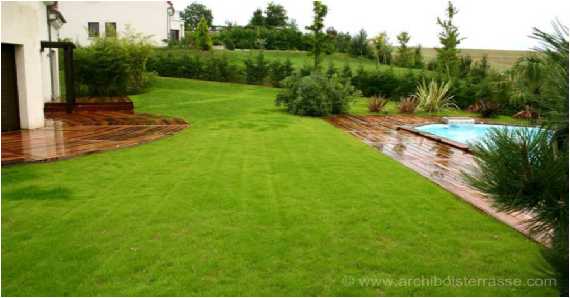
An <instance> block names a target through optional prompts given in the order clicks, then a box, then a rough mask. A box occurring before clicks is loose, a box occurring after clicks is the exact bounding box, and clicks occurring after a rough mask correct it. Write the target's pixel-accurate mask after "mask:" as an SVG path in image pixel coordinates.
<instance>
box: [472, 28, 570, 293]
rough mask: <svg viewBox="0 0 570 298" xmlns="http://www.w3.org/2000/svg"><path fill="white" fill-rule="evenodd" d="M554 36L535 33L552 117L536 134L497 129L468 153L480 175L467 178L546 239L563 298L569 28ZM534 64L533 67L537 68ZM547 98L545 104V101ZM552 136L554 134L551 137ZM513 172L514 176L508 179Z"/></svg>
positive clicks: (547, 254)
mask: <svg viewBox="0 0 570 298" xmlns="http://www.w3.org/2000/svg"><path fill="white" fill-rule="evenodd" d="M554 29H555V30H554V31H555V32H554V33H546V32H543V31H540V30H538V29H536V28H535V29H534V32H533V37H534V38H536V39H538V40H539V41H540V42H541V43H542V47H541V48H538V49H537V50H538V52H539V53H540V55H537V59H538V61H541V63H543V65H546V66H547V67H544V68H543V69H541V77H542V78H543V80H544V85H543V87H544V94H545V96H544V98H543V99H544V100H545V101H546V103H547V104H549V105H550V109H551V111H552V112H553V113H547V114H545V116H546V120H547V124H548V126H546V127H545V129H542V130H539V131H538V132H525V131H508V130H496V131H494V132H493V133H492V134H491V135H489V136H488V137H487V138H486V139H485V140H484V141H483V142H482V143H481V144H477V145H476V146H474V148H473V152H474V153H475V156H476V162H477V164H478V168H479V171H478V172H477V173H475V174H473V175H468V176H467V178H468V180H469V181H470V182H471V184H472V185H473V186H474V187H475V188H477V189H479V190H481V191H483V192H485V193H487V194H488V195H489V196H490V198H491V199H492V200H493V201H494V203H495V205H496V206H497V207H498V208H499V209H501V210H503V211H507V212H511V211H516V212H528V213H530V214H534V215H535V217H534V218H533V219H532V221H530V222H529V225H530V228H531V231H532V232H534V233H540V234H542V235H546V236H549V237H550V240H551V244H552V245H551V248H545V252H544V257H545V258H546V260H547V261H548V262H549V263H550V264H551V267H552V269H553V270H554V272H553V274H554V275H555V276H556V277H557V279H558V286H559V289H560V296H562V297H564V296H568V102H569V97H568V28H567V27H565V26H563V25H561V24H560V23H555V24H554ZM538 61H534V62H533V63H538ZM547 98H548V99H547ZM552 132H554V133H552ZM513 173H514V174H513Z"/></svg>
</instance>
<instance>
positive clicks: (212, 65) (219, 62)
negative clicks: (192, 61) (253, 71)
mask: <svg viewBox="0 0 570 298" xmlns="http://www.w3.org/2000/svg"><path fill="white" fill-rule="evenodd" d="M199 61H200V60H196V64H197V67H196V68H197V69H200V68H201V69H202V73H201V75H200V74H198V77H199V78H201V79H203V80H207V81H218V82H235V81H238V80H239V70H238V69H237V67H236V66H235V65H232V64H231V63H230V61H229V59H228V57H227V56H226V55H222V56H216V55H210V57H208V58H207V59H204V61H203V66H202V67H200V62H199Z"/></svg>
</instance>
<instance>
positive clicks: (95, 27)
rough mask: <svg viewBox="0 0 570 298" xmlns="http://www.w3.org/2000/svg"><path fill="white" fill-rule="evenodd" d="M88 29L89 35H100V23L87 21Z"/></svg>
mask: <svg viewBox="0 0 570 298" xmlns="http://www.w3.org/2000/svg"><path fill="white" fill-rule="evenodd" d="M87 31H89V37H99V23H96V22H89V23H87Z"/></svg>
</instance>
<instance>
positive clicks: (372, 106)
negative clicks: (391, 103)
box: [368, 96, 388, 113]
mask: <svg viewBox="0 0 570 298" xmlns="http://www.w3.org/2000/svg"><path fill="white" fill-rule="evenodd" d="M387 103H388V100H387V99H385V98H383V97H379V96H372V97H370V98H369V99H368V111H369V112H373V113H378V112H382V110H384V107H385V106H386V104H387Z"/></svg>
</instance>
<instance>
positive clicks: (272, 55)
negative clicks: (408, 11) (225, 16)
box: [158, 48, 417, 73]
mask: <svg viewBox="0 0 570 298" xmlns="http://www.w3.org/2000/svg"><path fill="white" fill-rule="evenodd" d="M158 51H160V52H165V53H184V52H188V53H197V51H196V50H190V49H168V48H161V49H158ZM258 52H259V50H234V51H228V50H214V51H213V54H214V55H222V54H225V55H228V57H229V59H230V60H232V61H233V62H235V63H236V64H241V65H243V61H245V60H246V59H247V58H248V57H252V58H255V56H256V55H257V54H258ZM264 55H265V59H266V60H268V61H273V60H281V61H284V60H285V59H287V58H289V59H290V60H291V62H292V63H293V65H294V66H295V68H301V67H302V66H303V65H313V56H311V55H310V54H309V53H308V52H305V51H278V50H272V51H268V50H265V51H264ZM330 62H332V63H333V64H334V65H335V67H336V68H338V69H339V70H340V69H342V67H343V66H344V65H345V63H348V64H349V65H350V66H351V67H352V69H353V70H356V69H357V68H358V67H360V66H361V65H362V67H363V68H364V69H365V70H374V69H376V68H377V67H378V69H381V70H382V69H388V68H390V66H387V65H377V64H376V61H374V60H371V59H366V58H356V57H351V56H350V55H348V54H345V53H334V54H331V55H326V56H324V57H323V62H322V66H323V68H324V69H325V70H326V69H327V68H328V66H329V63H330ZM394 71H396V72H400V73H403V72H405V71H408V69H407V68H402V67H394ZM416 71H417V70H416Z"/></svg>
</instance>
